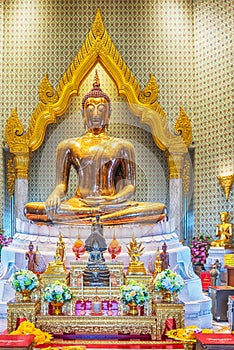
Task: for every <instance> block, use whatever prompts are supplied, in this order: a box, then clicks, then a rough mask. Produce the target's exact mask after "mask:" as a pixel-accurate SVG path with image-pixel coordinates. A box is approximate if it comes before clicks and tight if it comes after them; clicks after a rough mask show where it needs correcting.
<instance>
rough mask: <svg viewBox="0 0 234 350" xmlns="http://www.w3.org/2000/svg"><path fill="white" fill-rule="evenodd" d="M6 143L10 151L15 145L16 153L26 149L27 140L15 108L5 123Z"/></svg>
mask: <svg viewBox="0 0 234 350" xmlns="http://www.w3.org/2000/svg"><path fill="white" fill-rule="evenodd" d="M5 137H6V142H7V144H8V146H9V148H10V150H11V148H12V147H14V146H15V144H17V151H22V150H25V149H28V138H27V135H26V134H25V131H24V128H23V125H22V123H21V121H20V119H19V117H18V113H17V109H16V108H15V109H14V110H13V112H12V114H11V116H10V118H9V119H8V121H7V123H6V129H5Z"/></svg>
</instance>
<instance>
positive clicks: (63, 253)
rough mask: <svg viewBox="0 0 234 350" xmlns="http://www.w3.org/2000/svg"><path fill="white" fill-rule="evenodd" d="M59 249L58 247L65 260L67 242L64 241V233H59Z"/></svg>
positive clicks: (62, 258)
mask: <svg viewBox="0 0 234 350" xmlns="http://www.w3.org/2000/svg"><path fill="white" fill-rule="evenodd" d="M57 249H58V252H59V254H60V256H61V260H62V261H63V260H64V255H65V243H64V241H63V236H62V233H60V234H59V240H58V242H57Z"/></svg>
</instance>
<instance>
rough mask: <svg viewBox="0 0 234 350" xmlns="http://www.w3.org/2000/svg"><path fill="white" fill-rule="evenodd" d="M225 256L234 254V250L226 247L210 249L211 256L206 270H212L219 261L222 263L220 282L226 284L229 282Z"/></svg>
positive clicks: (207, 260) (207, 261)
mask: <svg viewBox="0 0 234 350" xmlns="http://www.w3.org/2000/svg"><path fill="white" fill-rule="evenodd" d="M225 254H234V248H226V249H225V248H224V247H210V249H209V256H208V257H207V259H206V264H205V268H206V270H210V269H211V267H212V265H213V264H214V263H215V262H216V260H219V262H220V263H221V269H220V281H221V283H223V284H225V283H226V282H227V271H226V268H225V267H224V266H225V265H224V256H225Z"/></svg>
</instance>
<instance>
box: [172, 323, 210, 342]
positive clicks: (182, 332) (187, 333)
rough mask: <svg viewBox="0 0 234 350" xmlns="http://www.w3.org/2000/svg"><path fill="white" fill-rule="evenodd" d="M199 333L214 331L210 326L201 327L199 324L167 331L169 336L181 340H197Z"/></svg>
mask: <svg viewBox="0 0 234 350" xmlns="http://www.w3.org/2000/svg"><path fill="white" fill-rule="evenodd" d="M199 333H206V334H208V333H213V331H212V330H211V329H209V328H204V329H200V328H198V327H197V326H187V327H185V328H177V329H172V330H170V331H168V332H167V336H168V337H169V338H172V339H175V340H181V341H192V342H196V337H195V334H199Z"/></svg>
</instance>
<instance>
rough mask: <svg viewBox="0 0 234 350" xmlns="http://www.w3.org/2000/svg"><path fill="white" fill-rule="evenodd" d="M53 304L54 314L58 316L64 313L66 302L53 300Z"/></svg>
mask: <svg viewBox="0 0 234 350" xmlns="http://www.w3.org/2000/svg"><path fill="white" fill-rule="evenodd" d="M51 305H52V306H53V310H52V315H56V316H59V315H62V314H63V312H62V311H63V305H64V303H63V302H61V303H60V302H54V301H51Z"/></svg>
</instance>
